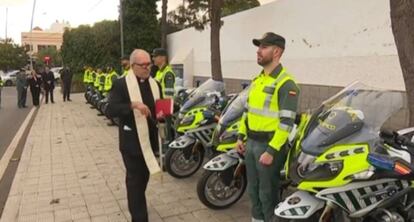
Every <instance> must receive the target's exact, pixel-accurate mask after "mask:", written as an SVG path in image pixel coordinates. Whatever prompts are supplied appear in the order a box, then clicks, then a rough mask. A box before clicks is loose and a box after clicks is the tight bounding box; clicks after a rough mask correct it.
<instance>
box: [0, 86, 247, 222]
mask: <svg viewBox="0 0 414 222" xmlns="http://www.w3.org/2000/svg"><path fill="white" fill-rule="evenodd" d="M73 100H74V101H73V102H70V103H63V102H61V101H58V102H57V103H55V104H48V105H45V104H43V105H42V106H41V107H40V110H39V112H38V114H37V117H36V119H35V121H34V123H33V126H32V128H31V130H30V133H29V136H28V138H27V142H26V144H25V148H24V151H23V154H22V157H21V160H20V164H19V167H18V170H17V173H16V176H15V178H14V181H13V185H12V188H11V191H10V194H9V197H8V200H7V204H6V206H5V209H4V212H3V215H2V218H1V219H0V222H13V221H19V222H34V221H38V222H40V221H41V222H43V221H45V222H47V221H56V222H66V221H79V222H81V221H82V222H88V221H94V222H95V221H96V222H105V221H114V222H115V221H116V222H122V221H130V216H129V212H128V207H127V201H126V190H125V169H124V166H123V162H122V158H121V155H120V153H119V151H118V139H117V137H118V131H117V128H116V127H108V126H106V123H107V121H106V120H104V118H103V117H99V116H97V115H96V114H97V111H96V110H92V109H89V105H87V104H85V103H84V98H83V95H82V94H75V95H73ZM200 173H201V172H199V173H198V174H196V175H194V176H193V177H192V178H188V179H183V180H178V179H174V178H172V177H170V176H169V175H168V174H167V173H165V174H164V178H163V181H162V183H161V181H160V179H159V177H152V178H151V180H150V184H149V186H148V189H147V199H148V204H149V217H150V221H151V222H159V221H168V222H176V221H188V222H190V221H191V222H196V221H209V222H214V221H217V222H218V221H220V222H227V221H250V214H249V203H248V201H247V198H246V197H244V198H242V200H241V201H239V202H238V203H237V204H235V205H234V206H233V207H232V208H230V209H227V210H221V211H214V210H209V209H207V208H206V207H205V206H204V205H202V204H201V202H200V201H199V200H198V198H197V194H196V183H197V179H198V177H199V176H200Z"/></svg>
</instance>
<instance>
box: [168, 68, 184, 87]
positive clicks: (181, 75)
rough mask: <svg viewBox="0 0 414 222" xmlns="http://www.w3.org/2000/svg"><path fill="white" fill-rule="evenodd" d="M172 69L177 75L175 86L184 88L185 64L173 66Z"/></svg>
mask: <svg viewBox="0 0 414 222" xmlns="http://www.w3.org/2000/svg"><path fill="white" fill-rule="evenodd" d="M171 67H172V69H173V71H174V73H175V79H176V81H175V85H178V86H183V85H184V82H183V78H184V66H183V64H171Z"/></svg>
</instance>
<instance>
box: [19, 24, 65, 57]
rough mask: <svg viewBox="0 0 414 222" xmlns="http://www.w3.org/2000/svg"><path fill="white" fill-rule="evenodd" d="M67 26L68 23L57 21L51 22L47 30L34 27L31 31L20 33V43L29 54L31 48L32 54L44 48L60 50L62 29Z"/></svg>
mask: <svg viewBox="0 0 414 222" xmlns="http://www.w3.org/2000/svg"><path fill="white" fill-rule="evenodd" d="M69 27H70V26H69V24H68V23H65V22H63V23H60V22H58V21H56V22H55V23H53V24H52V25H51V28H50V29H48V30H42V29H41V28H39V27H35V28H34V29H33V30H32V32H22V33H21V39H22V45H23V46H24V47H25V48H26V50H27V51H28V53H29V54H30V53H31V50H32V49H33V54H36V53H37V52H39V51H40V50H42V49H45V48H55V49H57V50H60V47H61V46H62V43H63V32H64V29H65V28H69ZM31 45H32V47H31Z"/></svg>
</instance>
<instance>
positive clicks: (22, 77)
mask: <svg viewBox="0 0 414 222" xmlns="http://www.w3.org/2000/svg"><path fill="white" fill-rule="evenodd" d="M16 90H17V107H19V108H26V107H27V106H26V97H27V74H26V70H25V69H20V71H19V72H18V73H17V75H16Z"/></svg>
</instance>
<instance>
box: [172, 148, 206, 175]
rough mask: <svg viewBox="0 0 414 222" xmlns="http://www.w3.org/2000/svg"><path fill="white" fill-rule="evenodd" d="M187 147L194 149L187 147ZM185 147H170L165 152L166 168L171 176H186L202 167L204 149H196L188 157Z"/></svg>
mask: <svg viewBox="0 0 414 222" xmlns="http://www.w3.org/2000/svg"><path fill="white" fill-rule="evenodd" d="M185 149H192V147H190V148H185ZM185 149H173V148H170V149H168V150H167V153H166V154H165V168H166V170H167V172H168V174H170V175H171V176H173V177H175V178H186V177H190V176H191V175H193V174H195V173H196V172H197V170H198V169H200V167H201V164H202V163H203V160H204V150H202V149H196V150H194V151H188V150H187V152H191V154H190V155H189V156H188V157H186V156H187V155H186V154H185V152H186V151H185Z"/></svg>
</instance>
